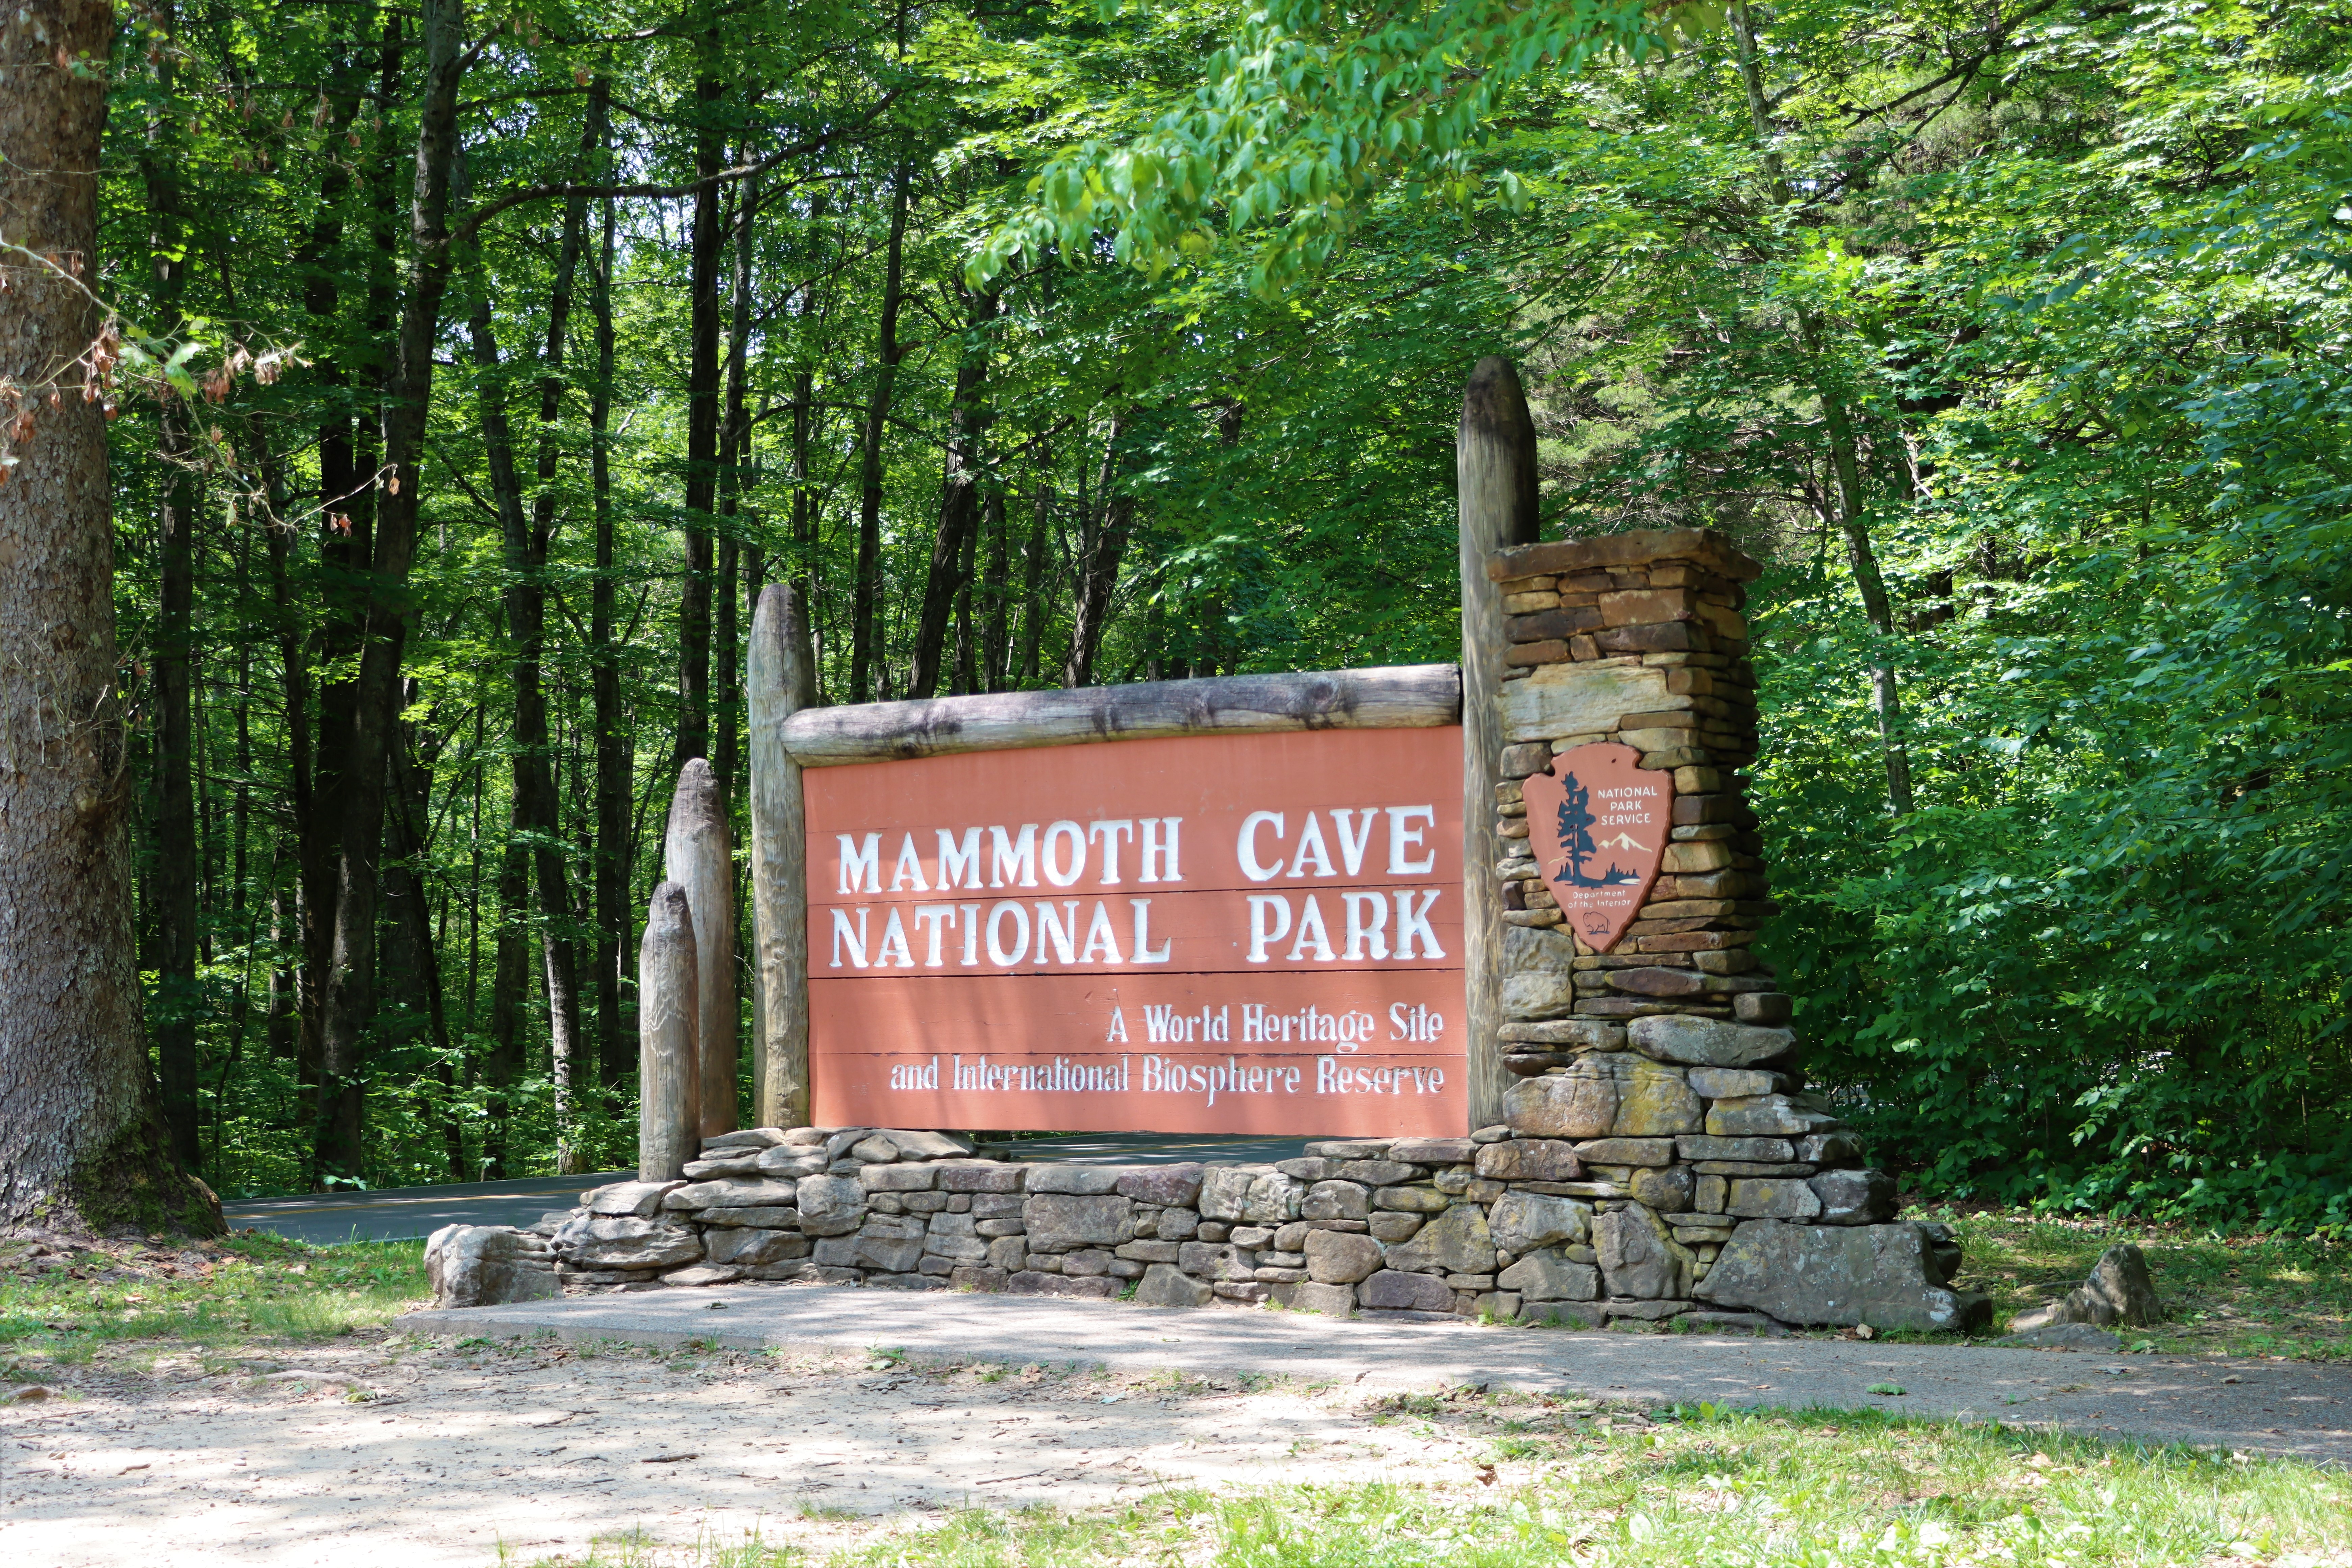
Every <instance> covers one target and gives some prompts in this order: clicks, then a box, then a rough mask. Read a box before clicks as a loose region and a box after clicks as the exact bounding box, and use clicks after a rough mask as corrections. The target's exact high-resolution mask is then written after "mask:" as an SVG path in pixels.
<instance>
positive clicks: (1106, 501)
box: [1062, 408, 1136, 686]
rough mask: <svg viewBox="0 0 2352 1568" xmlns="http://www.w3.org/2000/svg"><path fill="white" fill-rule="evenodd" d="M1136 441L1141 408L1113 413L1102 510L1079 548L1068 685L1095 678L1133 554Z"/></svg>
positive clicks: (1091, 516) (1089, 522) (1065, 674)
mask: <svg viewBox="0 0 2352 1568" xmlns="http://www.w3.org/2000/svg"><path fill="white" fill-rule="evenodd" d="M1134 446H1135V413H1134V410H1133V409H1131V408H1122V409H1121V410H1119V412H1118V414H1117V415H1116V416H1113V417H1112V419H1111V424H1110V435H1109V437H1108V438H1107V439H1106V440H1105V441H1104V442H1103V460H1102V471H1101V478H1100V479H1099V481H1098V482H1097V485H1096V490H1097V500H1096V510H1092V511H1089V512H1087V514H1086V522H1085V525H1084V530H1083V535H1082V539H1081V542H1080V544H1079V547H1078V560H1077V569H1076V577H1077V584H1076V586H1077V601H1076V605H1074V606H1073V607H1072V610H1071V616H1070V657H1069V659H1068V662H1067V663H1066V665H1065V666H1064V667H1063V670H1062V684H1063V685H1065V686H1092V685H1093V684H1094V683H1095V659H1096V658H1097V656H1098V655H1099V654H1100V653H1101V652H1102V640H1103V632H1104V630H1105V629H1106V628H1108V626H1109V625H1110V609H1111V595H1113V593H1115V592H1116V591H1117V589H1118V568H1119V563H1120V562H1122V561H1124V560H1125V559H1126V558H1127V542H1128V540H1129V537H1130V536H1131V535H1132V534H1133V533H1134V531H1135V497H1134V495H1133V494H1132V493H1130V492H1129V489H1128V487H1127V483H1126V479H1127V476H1128V475H1129V472H1131V471H1132V470H1133V469H1134V468H1135V466H1136V454H1135V452H1134V450H1133V447H1134Z"/></svg>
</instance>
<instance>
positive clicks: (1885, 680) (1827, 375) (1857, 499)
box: [1731, 0, 1912, 816]
mask: <svg viewBox="0 0 2352 1568" xmlns="http://www.w3.org/2000/svg"><path fill="white" fill-rule="evenodd" d="M1731 30H1732V36H1733V37H1734V39H1735V40H1736V42H1737V43H1738V58H1739V79H1740V83H1741V85H1742V86H1743V87H1744V88H1745V89H1747V94H1748V125H1749V128H1750V129H1751V130H1752V131H1753V132H1754V133H1755V136H1756V140H1757V142H1758V144H1759V146H1762V147H1763V148H1764V149H1765V152H1764V172H1765V177H1766V179H1767V181H1768V182H1769V184H1770V186H1771V189H1772V195H1773V199H1774V200H1776V201H1778V202H1780V204H1781V205H1787V204H1788V203H1789V202H1790V201H1791V200H1793V199H1794V198H1795V193H1794V192H1793V191H1792V190H1791V189H1790V184H1789V180H1788V174H1787V173H1786V171H1785V169H1784V168H1783V166H1782V164H1781V161H1780V153H1777V152H1774V151H1772V150H1771V146H1770V138H1771V133H1772V127H1771V121H1770V115H1769V109H1768V108H1767V105H1766V102H1765V97H1764V77H1763V68H1762V64H1761V62H1760V60H1759V58H1758V52H1757V47H1756V21H1755V17H1754V16H1752V15H1751V14H1750V12H1749V11H1748V6H1747V5H1746V4H1745V0H1740V3H1738V4H1735V5H1733V6H1732V7H1731ZM1796 315H1797V342H1798V344H1799V346H1800V347H1801V348H1802V349H1803V350H1804V351H1805V357H1806V358H1807V359H1808V360H1809V361H1810V362H1811V364H1812V367H1813V392H1814V395H1816V396H1818V397H1819V398H1820V399H1821V402H1822V428H1823V429H1824V430H1825V431H1826V432H1827V433H1828V435H1829V438H1830V466H1831V468H1832V470H1833V472H1834V473H1835V476H1836V479H1837V505H1836V510H1837V524H1838V531H1839V532H1840V533H1841V534H1843V536H1844V539H1845V549H1846V561H1847V563H1849V564H1850V565H1851V566H1852V567H1853V582H1854V587H1855V588H1856V589H1857V590H1858V591H1859V592H1860V594H1861V595H1862V609H1863V614H1864V616H1868V617H1869V620H1870V626H1871V629H1872V630H1873V631H1874V632H1876V633H1877V634H1878V638H1879V642H1880V645H1881V651H1880V652H1878V653H1876V654H1874V656H1873V657H1872V658H1871V661H1870V701H1871V708H1872V710H1874V713H1875V714H1876V716H1877V720H1878V743H1879V749H1880V751H1881V752H1882V753H1883V754H1884V756H1885V763H1886V798H1887V802H1888V804H1889V805H1892V806H1893V807H1894V810H1895V816H1905V815H1906V814H1907V813H1909V812H1910V810H1911V809H1912V795H1911V757H1910V752H1909V751H1908V749H1907V748H1906V746H1905V744H1904V739H1903V696H1902V692H1901V691H1900V689H1898V688H1897V685H1896V682H1895V667H1894V665H1893V664H1892V663H1890V662H1889V661H1888V660H1887V658H1886V657H1885V652H1884V648H1885V646H1886V645H1888V644H1891V643H1892V642H1893V641H1894V639H1895V611H1894V606H1893V605H1891V604H1889V603H1888V601H1887V597H1886V580H1885V577H1884V576H1883V575H1881V574H1880V572H1879V570H1878V552H1876V551H1875V550H1874V549H1873V548H1872V546H1871V542H1870V523H1869V501H1868V498H1867V493H1866V492H1865V490H1864V487H1863V480H1862V462H1861V458H1860V455H1859V449H1858V448H1857V447H1856V445H1855V441H1854V435H1853V418H1852V416H1851V415H1850V414H1849V413H1848V411H1847V408H1846V405H1845V401H1844V399H1843V397H1842V396H1841V395H1839V392H1838V389H1837V386H1836V384H1835V379H1834V372H1833V371H1832V368H1831V366H1830V364H1829V360H1828V356H1827V354H1826V353H1824V352H1823V344H1822V331H1821V322H1820V321H1819V319H1818V318H1817V317H1815V316H1814V315H1813V313H1812V312H1811V310H1807V309H1806V308H1805V307H1803V306H1801V305H1800V306H1798V307H1797V311H1796Z"/></svg>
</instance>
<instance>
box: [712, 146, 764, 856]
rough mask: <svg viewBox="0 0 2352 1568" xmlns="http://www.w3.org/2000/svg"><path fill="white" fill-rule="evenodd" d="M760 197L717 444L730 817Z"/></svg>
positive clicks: (720, 766) (724, 755)
mask: <svg viewBox="0 0 2352 1568" xmlns="http://www.w3.org/2000/svg"><path fill="white" fill-rule="evenodd" d="M747 156H748V154H747ZM759 195H760V187H759V184H758V182H756V181H754V182H752V183H751V184H750V185H749V186H748V187H747V188H746V190H745V192H744V195H743V200H742V203H741V205H740V208H739V210H738V212H737V217H736V225H735V269H734V279H733V289H732V295H733V300H732V304H731V306H730V311H729V316H730V320H729V322H728V333H727V397H726V406H725V411H724V414H723V416H722V420H721V426H720V435H719V516H720V518H722V519H723V520H724V521H723V522H722V524H721V527H720V538H719V584H718V588H717V590H716V595H717V597H716V606H717V612H718V616H717V618H718V626H717V628H716V629H715V631H714V633H713V636H712V641H713V645H714V646H713V647H712V653H713V656H714V660H715V662H716V664H717V666H718V668H717V669H716V671H715V674H714V679H716V680H717V683H718V692H717V697H716V709H717V712H716V720H717V727H718V735H717V741H716V744H714V745H713V746H712V747H711V752H710V765H711V768H712V770H713V771H714V772H715V773H718V775H719V799H720V800H721V801H723V802H725V803H726V804H727V809H728V810H729V811H730V813H731V812H732V811H733V810H734V802H735V775H736V773H737V772H738V770H739V763H740V758H739V756H738V754H737V752H738V746H739V742H740V730H739V727H738V724H737V715H738V714H739V712H740V705H741V701H742V694H741V692H740V689H739V684H740V683H739V680H738V673H737V672H738V665H737V659H736V651H735V649H736V639H737V634H738V631H739V629H740V623H739V622H738V620H737V618H736V616H737V610H736V605H737V600H736V589H737V587H738V585H739V580H740V567H741V564H742V545H741V542H740V525H739V524H738V522H737V521H736V520H737V517H738V515H739V514H740V510H741V504H742V491H743V480H744V474H745V471H746V470H747V469H748V468H749V467H750V451H751V415H750V412H749V411H748V410H747V409H746V408H745V407H744V404H743V400H744V395H745V388H744V384H743V383H744V374H745V370H746V360H747V356H748V354H749V352H750V348H749V342H748V340H749V339H750V337H751V215H752V212H753V211H754V210H755V208H756V206H757V204H758V201H759Z"/></svg>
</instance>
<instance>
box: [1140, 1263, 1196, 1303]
mask: <svg viewBox="0 0 2352 1568" xmlns="http://www.w3.org/2000/svg"><path fill="white" fill-rule="evenodd" d="M1213 1293H1214V1292H1213V1291H1212V1290H1211V1289H1209V1286H1208V1283H1207V1282H1206V1281H1205V1280H1201V1279H1193V1278H1192V1276H1191V1275H1189V1274H1187V1273H1185V1272H1184V1271H1183V1270H1182V1269H1181V1268H1177V1267H1176V1266H1175V1265H1174V1264H1172V1263H1154V1264H1150V1265H1149V1266H1148V1267H1146V1268H1145V1269H1144V1270H1143V1279H1142V1281H1141V1282H1140V1283H1139V1284H1138V1285H1137V1286H1136V1288H1135V1300H1136V1301H1137V1303H1138V1304H1139V1305H1141V1306H1146V1307H1205V1306H1207V1305H1208V1304H1209V1298H1210V1297H1211V1296H1212V1295H1213Z"/></svg>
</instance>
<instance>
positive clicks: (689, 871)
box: [662, 757, 737, 1138]
mask: <svg viewBox="0 0 2352 1568" xmlns="http://www.w3.org/2000/svg"><path fill="white" fill-rule="evenodd" d="M662 847H663V859H662V872H663V875H664V876H666V877H667V878H668V879H669V880H670V881H672V882H674V883H676V884H677V886H678V888H679V889H681V890H682V891H683V892H684V893H685V894H686V901H687V905H688V908H689V909H691V910H693V912H694V955H695V964H696V971H697V981H698V984H697V985H696V987H695V989H696V992H697V994H698V997H699V1012H698V1016H699V1019H700V1024H699V1027H698V1030H697V1033H696V1043H697V1049H696V1058H697V1065H698V1069H699V1074H700V1079H701V1089H700V1096H701V1098H700V1101H699V1104H700V1108H701V1109H700V1113H699V1125H700V1130H701V1135H702V1136H703V1137H705V1138H715V1137H717V1136H718V1135H719V1134H720V1133H721V1132H732V1131H735V1128H736V1125H737V1121H736V1113H737V1106H736V1093H735V1024H736V1017H735V868H734V864H733V859H734V858H733V855H732V854H731V852H730V849H731V847H730V843H729V838H728V833H727V803H726V802H725V801H724V800H723V799H721V798H720V796H719V775H718V774H716V773H713V772H712V771H711V768H710V764H709V762H707V761H705V760H704V759H703V758H700V757H690V758H688V760H687V763H686V766H685V767H683V768H681V769H679V770H678V774H677V794H676V795H672V796H671V797H670V803H669V830H668V832H667V835H665V837H664V839H663V845H662Z"/></svg>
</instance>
